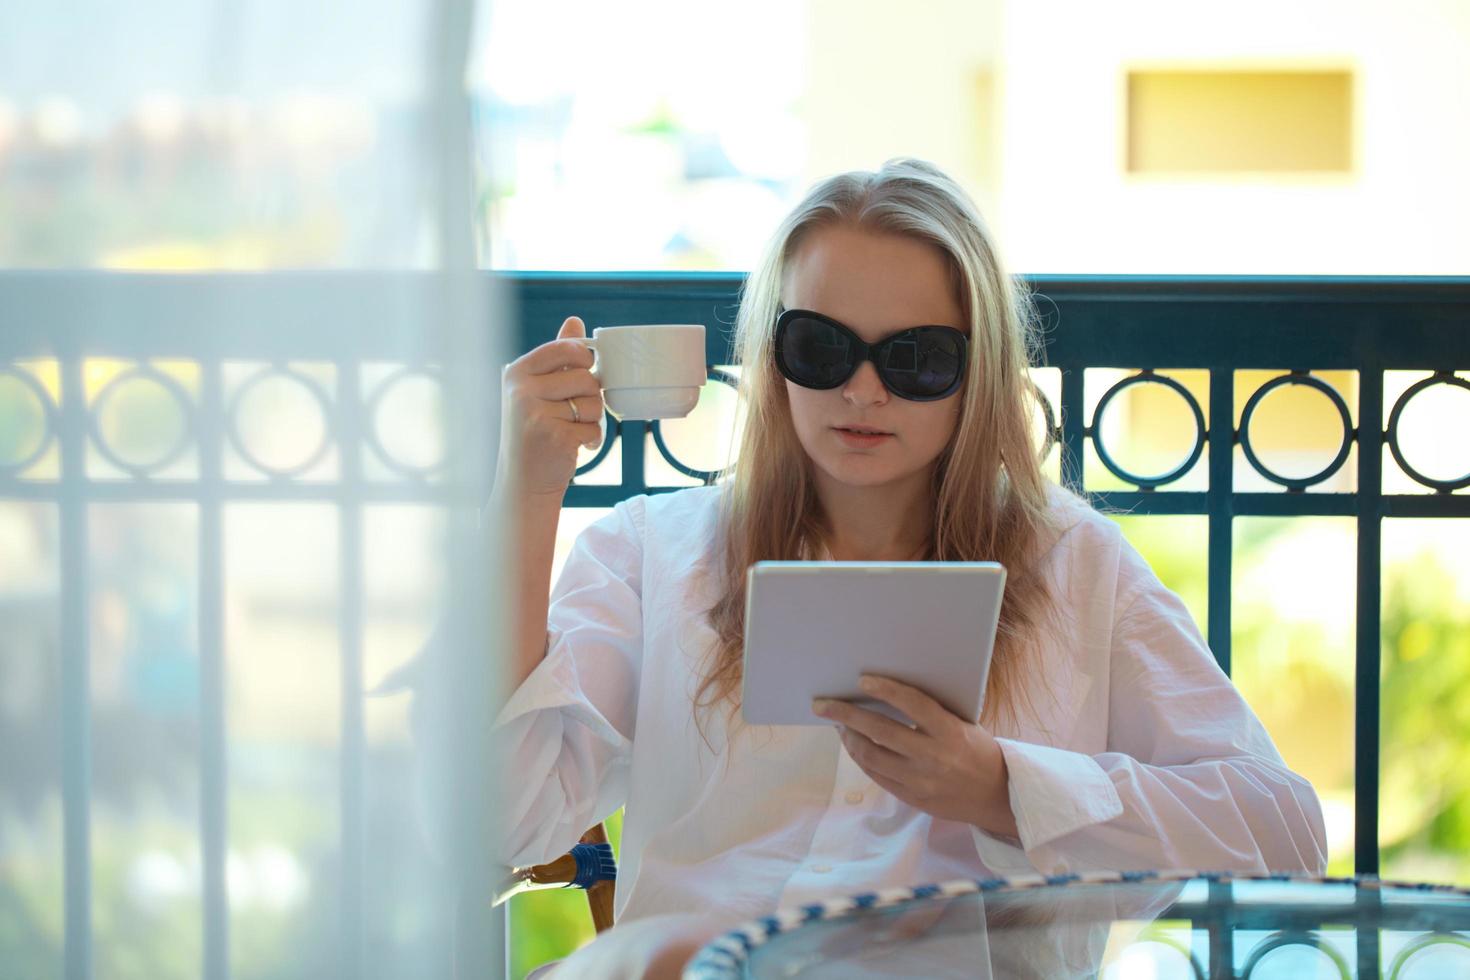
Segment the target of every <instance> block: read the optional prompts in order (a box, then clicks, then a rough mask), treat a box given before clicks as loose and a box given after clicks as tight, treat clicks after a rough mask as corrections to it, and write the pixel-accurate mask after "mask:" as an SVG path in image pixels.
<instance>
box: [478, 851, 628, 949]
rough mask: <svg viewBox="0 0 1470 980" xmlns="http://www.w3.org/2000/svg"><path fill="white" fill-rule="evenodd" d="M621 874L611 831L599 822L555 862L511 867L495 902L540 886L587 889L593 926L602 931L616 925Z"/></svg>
mask: <svg viewBox="0 0 1470 980" xmlns="http://www.w3.org/2000/svg"><path fill="white" fill-rule="evenodd" d="M617 877H618V866H617V863H616V862H615V861H614V860H613V851H612V845H611V844H609V843H608V841H607V831H606V830H605V829H604V828H603V825H602V824H598V825H597V826H595V827H593V828H592V829H591V830H589V831H587V833H585V834H583V835H582V839H581V841H580V842H579V843H577V844H576V845H575V846H574V847H573V848H572V849H571V850H570V851H568V852H567V853H566V854H563V855H562V856H561V857H559V858H557V859H556V860H555V861H551V862H549V863H547V864H537V865H533V866H531V867H529V868H511V869H510V872H509V873H508V874H507V875H506V876H505V878H504V879H502V881H501V883H500V888H499V889H498V890H497V891H496V893H495V896H494V904H495V905H499V904H500V903H501V902H503V901H505V900H506V899H508V898H510V897H511V896H512V895H515V894H518V893H520V892H523V891H532V890H535V889H539V888H585V889H586V890H587V905H588V906H589V907H590V908H591V910H592V927H593V928H594V929H595V930H597V932H602V931H604V930H606V929H610V928H612V924H613V886H614V883H615V882H616V881H617Z"/></svg>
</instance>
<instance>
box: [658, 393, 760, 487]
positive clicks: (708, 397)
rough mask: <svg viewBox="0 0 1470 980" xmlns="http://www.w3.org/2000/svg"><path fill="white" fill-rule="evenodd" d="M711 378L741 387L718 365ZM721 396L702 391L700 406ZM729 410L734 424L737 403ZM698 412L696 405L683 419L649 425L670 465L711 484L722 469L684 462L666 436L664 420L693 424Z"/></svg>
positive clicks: (661, 453)
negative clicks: (676, 454)
mask: <svg viewBox="0 0 1470 980" xmlns="http://www.w3.org/2000/svg"><path fill="white" fill-rule="evenodd" d="M709 378H710V380H711V381H718V382H720V383H721V384H723V385H725V386H726V387H727V388H729V389H730V391H731V392H732V393H734V392H738V391H739V389H740V379H739V378H737V377H735V375H733V374H731V373H730V372H728V371H725V370H722V369H720V368H717V367H711V368H709ZM706 387H708V386H706ZM719 397H721V396H719V395H713V393H712V391H711V392H710V393H706V392H701V393H700V399H699V402H700V406H701V407H702V406H705V405H707V404H710V403H711V402H712V401H713V399H715V398H719ZM729 411H730V413H731V415H732V425H733V413H734V411H735V405H734V404H731V405H730V406H729ZM697 414H700V408H699V407H696V408H695V409H694V411H693V412H690V413H689V415H688V416H687V417H686V418H683V419H678V420H674V419H660V420H656V421H654V422H653V423H652V424H651V425H650V426H649V431H651V432H652V433H653V444H654V445H655V446H657V447H658V452H659V455H660V456H662V457H663V458H664V459H665V460H666V461H667V462H668V464H669V465H670V466H672V467H673V468H674V469H676V470H678V471H679V472H680V473H683V474H684V475H685V476H688V477H693V478H694V479H696V480H703V481H704V482H705V483H706V484H710V483H713V482H715V479H716V478H718V477H719V475H720V472H721V471H720V469H718V468H711V469H699V468H698V467H694V466H690V465H688V464H687V463H685V462H683V461H682V460H680V459H679V458H678V457H677V456H675V455H674V453H673V451H672V450H671V449H670V448H669V442H668V440H667V439H666V438H665V436H664V422H671V423H674V424H675V426H676V427H682V426H684V425H693V424H694V423H693V422H692V421H691V420H692V419H693V418H694V417H695V415H697ZM727 448H728V447H727ZM715 455H716V456H717V457H718V456H720V454H719V453H716V454H715ZM723 455H724V456H725V457H728V456H729V452H728V451H727V452H726V453H725V454H723ZM701 462H703V461H702V460H701Z"/></svg>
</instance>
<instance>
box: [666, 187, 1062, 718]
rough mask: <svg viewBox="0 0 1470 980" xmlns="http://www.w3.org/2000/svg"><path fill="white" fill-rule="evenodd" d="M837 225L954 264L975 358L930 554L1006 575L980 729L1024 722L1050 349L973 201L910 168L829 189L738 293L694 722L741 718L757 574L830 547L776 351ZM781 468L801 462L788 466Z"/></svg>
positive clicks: (1034, 624) (946, 455) (937, 479)
mask: <svg viewBox="0 0 1470 980" xmlns="http://www.w3.org/2000/svg"><path fill="white" fill-rule="evenodd" d="M839 224H841V225H847V226H851V227H855V228H857V229H860V230H864V231H870V232H876V233H880V234H897V235H903V236H905V237H908V238H912V239H915V240H917V241H921V242H925V243H927V244H930V245H933V246H935V247H936V248H937V249H939V251H940V252H941V253H943V255H944V257H945V259H946V262H947V264H948V265H949V269H950V281H951V283H952V284H953V288H954V290H955V292H956V298H957V299H958V300H959V304H960V307H961V309H962V310H963V311H964V315H965V318H966V320H967V321H968V324H969V328H970V329H969V335H970V344H969V351H970V354H969V357H970V362H969V365H968V366H967V370H966V376H965V380H964V384H963V386H962V388H961V389H960V392H959V397H960V398H961V399H963V401H962V404H961V408H960V413H959V420H958V424H957V425H956V428H955V432H954V434H953V435H952V436H951V438H950V441H949V444H948V445H947V446H946V447H945V448H944V449H943V450H942V451H941V453H940V455H939V457H938V459H937V461H936V464H935V468H934V486H933V489H934V502H935V513H934V524H933V536H932V540H931V542H930V546H929V549H928V552H927V554H926V555H925V558H926V559H927V560H932V561H998V562H1000V563H1001V564H1003V565H1005V567H1006V570H1007V581H1006V593H1005V601H1004V603H1003V606H1002V608H1001V613H1000V631H999V635H998V636H997V642H996V650H995V654H994V657H993V660H992V663H991V669H990V680H989V687H988V690H987V693H986V698H985V714H984V718H983V719H982V720H983V721H984V722H985V723H986V724H987V725H990V726H993V725H994V724H995V723H996V721H998V720H999V719H1001V718H1007V719H1010V720H1013V719H1014V717H1015V715H1014V705H1013V704H1012V701H1013V695H1014V694H1015V693H1016V692H1018V691H1019V690H1021V688H1020V685H1019V683H1018V680H1019V671H1020V670H1021V669H1022V667H1023V666H1024V664H1025V662H1026V660H1027V659H1028V658H1027V657H1026V655H1025V653H1024V648H1025V646H1026V645H1027V643H1028V641H1029V640H1031V639H1032V638H1033V637H1034V636H1035V634H1036V632H1037V631H1038V629H1039V628H1040V625H1041V624H1042V622H1043V620H1045V619H1047V618H1048V617H1049V616H1050V615H1051V612H1052V598H1051V596H1050V595H1049V593H1048V590H1047V588H1046V585H1045V583H1044V582H1043V581H1042V578H1041V576H1040V574H1039V572H1038V569H1037V567H1036V566H1037V564H1038V562H1039V559H1040V557H1041V556H1040V555H1039V554H1036V553H1035V551H1036V548H1035V545H1036V543H1037V541H1038V539H1039V538H1040V537H1041V535H1042V532H1043V531H1044V530H1045V529H1046V528H1048V527H1049V526H1050V522H1049V519H1048V515H1047V506H1048V503H1047V480H1046V478H1045V477H1044V476H1043V475H1042V472H1041V461H1040V456H1039V453H1038V447H1037V446H1036V445H1035V440H1034V439H1033V437H1032V434H1031V412H1032V409H1033V406H1034V403H1033V399H1034V398H1035V397H1036V395H1035V390H1034V388H1033V387H1032V385H1031V382H1030V375H1029V373H1028V368H1029V366H1030V364H1031V363H1032V360H1033V358H1035V357H1037V356H1039V353H1040V334H1039V322H1038V319H1037V316H1036V312H1035V307H1034V306H1033V304H1032V302H1031V297H1030V294H1029V293H1028V292H1027V291H1026V290H1025V289H1024V288H1023V287H1021V286H1020V285H1018V284H1017V283H1015V282H1013V281H1012V280H1011V278H1010V277H1009V276H1008V275H1007V274H1006V272H1005V270H1004V268H1003V267H1002V264H1001V260H1000V257H999V256H998V255H997V253H996V250H995V247H994V245H993V243H992V242H991V239H990V233H989V231H988V229H987V228H986V226H985V222H984V220H983V219H982V218H981V216H980V213H979V211H978V210H977V209H976V207H975V205H974V203H973V202H972V201H971V200H970V198H969V197H968V196H967V195H966V194H965V192H964V191H963V190H962V189H961V188H960V186H959V185H958V184H957V183H955V182H954V181H953V180H952V179H951V178H949V177H948V176H947V175H945V174H944V173H943V172H942V171H940V170H939V169H938V168H937V167H935V166H933V165H932V164H929V163H925V162H923V161H920V160H912V159H899V160H890V161H889V162H887V163H885V164H884V165H883V167H882V168H881V169H880V170H878V171H877V172H876V173H869V172H865V171H855V172H852V173H844V174H839V175H837V176H835V177H830V178H828V179H826V180H823V181H821V182H820V183H818V184H817V185H816V186H815V187H813V188H812V189H811V190H810V191H809V192H808V193H807V195H806V197H805V198H804V199H803V200H802V201H801V203H799V204H798V205H797V206H796V208H795V209H794V210H793V211H792V212H791V214H789V215H788V216H787V217H786V219H785V220H784V221H783V222H782V224H781V226H780V227H779V228H778V229H777V231H776V233H775V235H774V236H773V238H772V240H771V242H770V244H769V245H768V246H767V249H766V252H765V254H764V256H763V257H762V259H761V261H760V263H759V264H758V265H757V267H756V268H755V269H754V270H753V271H752V272H751V274H750V276H749V277H748V278H747V279H746V281H745V285H744V286H743V288H742V291H741V297H740V309H739V313H738V314H737V318H736V334H735V349H736V352H737V358H738V360H739V361H740V363H741V364H743V365H744V371H743V372H742V374H741V379H740V398H741V401H742V404H743V407H744V409H745V412H746V423H745V430H744V434H743V436H742V438H741V442H740V450H739V455H738V457H737V459H736V463H735V465H734V470H733V479H732V480H731V483H730V485H729V486H727V487H725V488H724V490H723V493H722V498H723V503H722V509H721V517H720V531H719V535H720V536H721V537H723V544H724V547H723V549H718V548H717V549H716V550H715V552H714V557H716V558H718V557H722V558H723V565H724V568H723V572H724V578H723V584H724V588H723V589H721V590H720V598H719V600H718V601H717V602H716V604H715V605H714V607H713V608H712V609H710V610H709V620H710V625H711V626H712V627H713V629H714V631H715V633H716V634H717V637H718V639H717V642H716V643H715V644H714V645H713V646H712V648H711V650H710V652H709V655H708V657H707V658H706V662H705V664H704V665H703V667H704V669H703V671H702V676H701V678H700V683H699V687H698V689H697V691H696V693H695V699H694V703H695V708H696V716H697V715H698V713H699V712H700V711H703V710H706V709H709V708H711V707H713V706H715V705H718V704H720V703H726V704H727V706H728V711H729V721H730V722H731V723H732V724H733V723H734V722H735V720H736V718H737V717H738V710H739V694H740V686H741V661H742V649H743V646H744V632H745V584H746V571H747V569H748V568H749V567H750V566H751V564H753V563H754V562H757V561H762V560H767V559H774V560H796V559H801V558H806V557H809V556H810V555H812V554H814V553H816V552H817V550H818V548H819V546H820V544H821V540H822V537H821V534H822V528H821V524H820V519H821V513H820V507H819V505H818V501H817V497H816V494H815V490H814V485H813V482H812V478H811V472H810V465H811V463H810V460H809V459H808V458H807V456H806V453H805V451H804V450H803V449H802V446H801V444H800V442H798V440H797V436H796V430H795V428H794V427H793V424H792V419H791V407H790V404H789V402H788V400H787V395H786V386H785V382H784V379H783V378H782V377H781V375H780V374H779V373H778V372H777V370H776V366H775V360H774V356H773V353H772V350H771V344H772V334H773V332H774V329H775V320H776V313H777V310H778V307H779V305H780V301H781V283H782V277H783V274H784V270H785V267H786V263H787V261H788V260H789V259H790V258H791V256H792V255H793V254H794V253H795V251H796V249H797V248H798V247H799V246H800V244H801V242H802V241H803V240H804V238H805V237H806V236H807V235H808V234H809V233H810V232H811V231H812V230H814V229H816V228H821V227H826V226H830V225H839ZM785 460H792V461H797V462H798V463H799V465H781V464H780V461H785ZM741 461H745V462H744V463H742V462H741ZM754 461H760V462H759V463H754ZM753 463H754V464H753ZM700 730H701V732H703V725H702V724H701V725H700Z"/></svg>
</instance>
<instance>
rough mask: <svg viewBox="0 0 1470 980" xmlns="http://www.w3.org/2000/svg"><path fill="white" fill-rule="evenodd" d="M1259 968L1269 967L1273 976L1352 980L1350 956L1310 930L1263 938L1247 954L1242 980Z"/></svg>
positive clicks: (1285, 932) (1275, 934)
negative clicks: (1349, 963)
mask: <svg viewBox="0 0 1470 980" xmlns="http://www.w3.org/2000/svg"><path fill="white" fill-rule="evenodd" d="M1257 968H1269V969H1268V970H1267V972H1266V973H1265V974H1263V975H1264V976H1270V977H1289V976H1297V977H1341V978H1342V980H1352V976H1353V969H1352V967H1350V966H1349V965H1348V961H1347V957H1345V956H1343V955H1342V953H1340V952H1338V951H1337V950H1336V949H1334V948H1333V947H1332V946H1331V945H1329V944H1328V943H1327V942H1325V941H1324V939H1323V937H1322V936H1320V935H1317V934H1315V933H1310V932H1298V931H1295V930H1293V931H1284V932H1278V933H1274V934H1272V935H1270V936H1268V937H1266V938H1265V939H1263V940H1262V941H1261V942H1260V943H1259V944H1258V945H1257V946H1256V948H1255V949H1253V950H1251V952H1250V955H1249V956H1248V957H1246V961H1245V968H1244V969H1243V970H1241V972H1240V976H1241V980H1250V978H1251V977H1253V976H1255V975H1256V970H1257Z"/></svg>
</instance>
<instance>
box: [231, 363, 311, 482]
mask: <svg viewBox="0 0 1470 980" xmlns="http://www.w3.org/2000/svg"><path fill="white" fill-rule="evenodd" d="M225 416H226V419H227V424H226V426H225V430H226V432H227V433H228V436H229V440H230V443H231V445H233V446H234V447H235V451H236V452H238V453H239V454H240V455H241V456H242V457H244V459H245V460H246V461H247V462H248V463H250V465H251V466H253V467H255V468H256V469H257V470H259V471H260V472H262V473H264V474H266V475H267V476H270V477H272V478H274V479H277V480H287V479H290V478H291V477H295V476H300V475H301V474H302V473H305V472H307V471H308V470H310V469H311V468H312V467H313V466H315V465H316V464H317V463H319V462H321V460H322V457H323V456H325V455H326V454H327V451H328V450H329V449H330V448H331V445H332V431H331V418H332V403H331V399H330V397H329V396H328V395H327V392H326V390H325V389H324V388H323V387H322V385H321V382H319V381H318V380H317V379H315V378H313V377H311V376H310V375H307V374H304V373H302V372H301V371H298V370H296V369H295V368H291V367H288V366H286V365H276V366H273V367H267V368H263V369H261V370H260V371H258V372H256V373H255V374H254V375H252V376H251V377H250V378H249V380H247V381H246V382H245V383H244V384H243V385H241V386H240V387H239V389H238V390H236V392H235V394H234V396H233V397H231V399H230V404H229V408H228V409H227V410H226V412H225Z"/></svg>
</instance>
